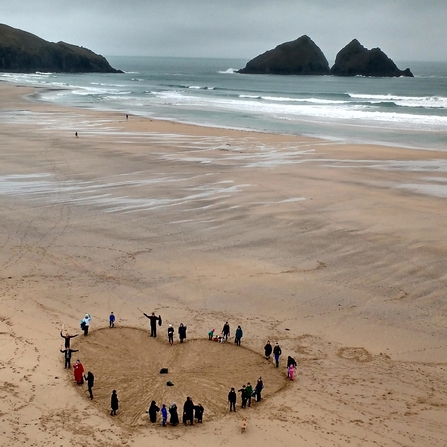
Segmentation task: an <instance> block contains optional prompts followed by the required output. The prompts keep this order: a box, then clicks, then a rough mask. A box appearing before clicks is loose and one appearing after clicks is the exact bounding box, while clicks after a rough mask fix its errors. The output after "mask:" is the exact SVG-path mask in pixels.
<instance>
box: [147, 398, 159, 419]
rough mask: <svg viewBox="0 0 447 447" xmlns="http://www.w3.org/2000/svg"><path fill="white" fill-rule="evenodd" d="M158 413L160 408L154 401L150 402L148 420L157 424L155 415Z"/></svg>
mask: <svg viewBox="0 0 447 447" xmlns="http://www.w3.org/2000/svg"><path fill="white" fill-rule="evenodd" d="M159 411H160V408H159V407H157V404H156V403H155V400H153V401H152V402H151V406H150V407H149V410H148V413H149V419H150V421H151V422H157V413H158V412H159Z"/></svg>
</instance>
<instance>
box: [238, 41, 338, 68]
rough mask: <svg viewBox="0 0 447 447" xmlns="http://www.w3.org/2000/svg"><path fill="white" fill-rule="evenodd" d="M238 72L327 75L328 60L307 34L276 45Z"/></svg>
mask: <svg viewBox="0 0 447 447" xmlns="http://www.w3.org/2000/svg"><path fill="white" fill-rule="evenodd" d="M238 73H248V74H279V75H328V74H330V70H329V64H328V61H327V59H326V57H325V55H324V54H323V52H322V51H321V50H320V48H319V47H318V46H317V45H316V44H315V43H314V42H313V41H312V39H311V38H310V37H308V36H301V37H300V38H299V39H297V40H294V41H293V42H286V43H283V44H281V45H278V46H277V47H276V48H275V49H273V50H269V51H267V52H265V53H264V54H261V55H259V56H257V57H255V58H254V59H252V60H251V61H249V62H248V63H247V65H246V67H245V68H243V69H242V70H239V71H238Z"/></svg>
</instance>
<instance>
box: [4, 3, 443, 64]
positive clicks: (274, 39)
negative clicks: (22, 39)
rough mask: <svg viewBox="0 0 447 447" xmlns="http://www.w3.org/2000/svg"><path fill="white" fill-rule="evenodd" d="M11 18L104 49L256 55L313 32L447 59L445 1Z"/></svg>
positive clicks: (93, 8)
mask: <svg viewBox="0 0 447 447" xmlns="http://www.w3.org/2000/svg"><path fill="white" fill-rule="evenodd" d="M0 10H1V11H2V14H1V19H0V20H2V22H3V23H6V24H8V25H11V26H14V27H17V28H21V29H24V30H26V31H29V32H32V33H34V34H37V35H39V36H40V37H42V38H44V39H47V40H51V41H59V40H64V41H66V42H70V43H74V44H77V45H82V46H85V47H88V48H90V49H92V50H93V51H96V52H99V53H101V54H104V55H106V56H107V55H122V54H130V55H149V56H150V55H154V56H190V57H234V58H243V59H249V58H252V57H254V56H256V55H257V54H259V53H261V52H264V51H266V50H268V49H270V48H273V47H275V46H276V45H278V44H280V43H282V42H285V41H288V40H294V39H296V38H298V37H299V36H301V35H303V34H307V35H309V36H310V37H311V38H312V39H313V40H314V41H315V43H316V44H317V45H318V46H319V47H320V48H321V49H322V50H323V52H324V53H325V54H326V56H327V58H328V59H329V60H333V59H334V58H335V55H336V53H337V51H339V50H340V49H341V48H342V47H343V46H345V45H346V44H347V43H348V42H350V41H351V40H352V39H353V38H357V39H358V40H359V41H360V42H361V43H362V44H363V45H365V46H366V47H368V48H372V47H380V48H382V50H384V51H385V52H386V53H387V54H388V55H389V56H390V57H391V58H393V59H394V60H396V61H399V60H400V61H411V60H440V61H446V60H447V47H445V45H443V42H444V40H445V35H446V31H447V30H446V23H447V2H446V1H445V0H430V1H421V0H394V1H393V0H375V1H369V0H368V1H367V0H340V1H335V0H277V1H275V2H272V1H271V0H268V1H267V0H256V1H255V0H245V1H244V0H237V1H236V0H222V1H220V2H211V1H210V0H188V1H184V0H182V1H180V0H164V1H160V0H158V1H149V0H141V1H140V0H129V1H122V0H120V1H118V0H88V1H87V0H72V1H67V0H39V1H36V0H20V1H17V2H13V1H8V2H7V1H5V0H0Z"/></svg>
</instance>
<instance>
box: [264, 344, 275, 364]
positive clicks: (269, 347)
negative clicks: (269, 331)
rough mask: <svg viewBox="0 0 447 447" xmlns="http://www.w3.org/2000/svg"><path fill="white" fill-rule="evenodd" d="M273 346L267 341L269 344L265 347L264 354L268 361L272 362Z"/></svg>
mask: <svg viewBox="0 0 447 447" xmlns="http://www.w3.org/2000/svg"><path fill="white" fill-rule="evenodd" d="M272 351H273V348H272V345H271V344H270V340H267V344H266V345H265V346H264V354H265V358H266V359H267V360H270V356H271V355H272Z"/></svg>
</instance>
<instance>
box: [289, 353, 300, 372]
mask: <svg viewBox="0 0 447 447" xmlns="http://www.w3.org/2000/svg"><path fill="white" fill-rule="evenodd" d="M290 366H293V368H294V370H295V368H296V367H297V366H298V365H297V364H296V361H295V359H294V358H293V357H291V356H290V355H289V356H288V357H287V377H289V368H290Z"/></svg>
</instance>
